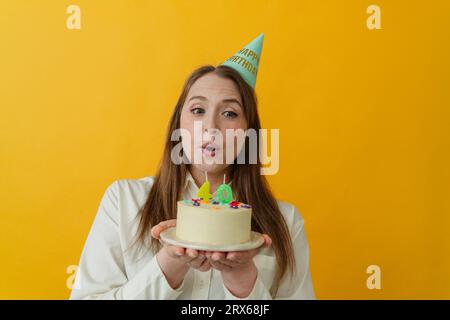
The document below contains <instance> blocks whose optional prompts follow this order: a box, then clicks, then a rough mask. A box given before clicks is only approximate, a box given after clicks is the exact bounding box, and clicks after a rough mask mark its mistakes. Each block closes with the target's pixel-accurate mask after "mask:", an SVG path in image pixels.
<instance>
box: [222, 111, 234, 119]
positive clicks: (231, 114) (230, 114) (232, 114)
mask: <svg viewBox="0 0 450 320" xmlns="http://www.w3.org/2000/svg"><path fill="white" fill-rule="evenodd" d="M222 114H223V115H224V116H225V117H226V118H231V119H233V118H236V117H237V116H238V115H237V113H236V112H233V111H225V112H224V113H222Z"/></svg>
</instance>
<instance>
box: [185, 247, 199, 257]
mask: <svg viewBox="0 0 450 320" xmlns="http://www.w3.org/2000/svg"><path fill="white" fill-rule="evenodd" d="M186 254H187V255H188V256H189V257H191V258H197V257H198V256H199V254H198V251H197V250H195V249H191V248H187V249H186Z"/></svg>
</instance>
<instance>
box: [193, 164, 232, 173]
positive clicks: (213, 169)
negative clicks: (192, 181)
mask: <svg viewBox="0 0 450 320" xmlns="http://www.w3.org/2000/svg"><path fill="white" fill-rule="evenodd" d="M191 166H193V167H195V169H197V170H199V171H203V172H205V171H206V172H208V173H221V172H223V171H224V170H225V169H226V168H228V166H229V165H228V164H215V163H214V164H191Z"/></svg>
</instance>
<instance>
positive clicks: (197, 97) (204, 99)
mask: <svg viewBox="0 0 450 320" xmlns="http://www.w3.org/2000/svg"><path fill="white" fill-rule="evenodd" d="M193 99H199V100H203V101H206V100H208V99H207V98H206V97H204V96H193V97H191V98H190V99H189V101H191V100H193ZM222 102H235V103H237V104H238V105H240V106H241V107H242V105H241V103H240V102H239V100H238V99H236V98H228V99H223V100H222Z"/></svg>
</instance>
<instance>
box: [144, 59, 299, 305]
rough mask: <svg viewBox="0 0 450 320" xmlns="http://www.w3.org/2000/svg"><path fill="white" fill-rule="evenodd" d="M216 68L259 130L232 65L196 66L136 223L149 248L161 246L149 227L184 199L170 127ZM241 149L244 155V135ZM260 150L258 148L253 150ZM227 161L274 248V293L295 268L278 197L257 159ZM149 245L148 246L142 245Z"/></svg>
mask: <svg viewBox="0 0 450 320" xmlns="http://www.w3.org/2000/svg"><path fill="white" fill-rule="evenodd" d="M208 73H214V74H216V75H218V76H220V77H224V78H228V79H231V80H232V81H234V82H235V83H236V85H237V87H238V89H239V92H240V94H241V98H242V102H243V109H244V110H243V111H244V114H245V116H246V119H247V127H248V128H249V129H250V128H253V129H255V130H256V132H259V129H260V128H261V124H260V120H259V115H258V110H257V98H256V94H255V91H254V90H253V88H251V87H250V86H249V85H248V84H247V83H246V82H245V81H244V80H243V78H242V77H241V76H240V75H239V73H237V72H236V71H235V70H233V69H232V68H229V67H226V66H218V67H214V66H211V65H207V66H202V67H200V68H198V69H197V70H195V71H194V72H193V73H192V74H191V75H190V76H189V77H188V78H187V80H186V82H185V84H184V87H183V90H182V92H181V95H180V96H179V98H178V102H177V104H176V106H175V109H174V111H173V114H172V117H171V119H170V122H169V127H168V131H167V136H166V142H165V147H164V152H163V157H162V159H161V163H160V166H159V170H158V172H157V173H156V175H155V177H154V184H153V186H152V188H151V190H150V193H149V195H148V198H147V200H146V203H145V204H144V206H143V207H142V208H141V209H140V211H139V213H138V219H139V226H138V230H137V234H136V242H138V243H140V244H141V245H146V244H145V243H146V241H147V240H146V239H147V238H148V237H149V238H150V239H151V242H150V249H151V250H152V251H153V253H154V254H156V253H157V252H158V251H159V250H160V249H161V243H160V242H159V241H158V240H156V239H154V238H152V237H151V236H150V229H151V228H152V227H153V226H155V225H157V224H158V223H160V222H161V221H164V220H169V219H175V218H176V215H177V201H178V200H182V197H183V191H184V190H183V186H184V185H185V179H186V172H187V170H188V169H187V165H186V164H184V163H182V164H174V163H173V162H172V161H171V156H170V154H171V150H173V148H174V146H175V145H176V144H177V143H178V141H171V139H170V137H171V134H172V132H173V131H174V130H176V129H178V128H179V127H180V116H181V110H182V107H183V105H184V102H185V100H186V97H187V95H188V93H189V90H190V88H191V87H192V85H193V84H194V83H195V81H197V79H199V78H200V77H202V76H204V75H206V74H208ZM257 139H258V143H257V147H258V148H259V135H258V134H257ZM245 150H246V151H245V152H246V153H247V155H246V159H248V152H249V146H248V139H247V140H246V146H245ZM256 154H259V151H258V152H257V153H256ZM248 162H249V161H247V160H246V161H245V163H244V164H236V161H235V163H234V164H231V166H232V168H231V170H230V171H231V174H230V178H231V179H233V177H239V179H233V193H235V197H236V199H237V200H239V201H241V202H244V203H248V204H250V205H251V206H252V212H253V215H252V230H253V231H257V232H260V233H266V234H268V235H269V236H270V237H271V238H272V248H273V250H274V252H275V256H276V261H277V270H276V276H275V279H274V284H273V286H272V288H271V290H270V292H271V294H272V297H275V295H276V293H277V291H278V287H279V284H280V281H281V279H282V277H283V276H284V275H285V273H286V272H287V271H289V272H290V274H291V275H293V274H294V272H295V267H294V266H295V257H294V252H293V246H292V241H291V237H290V235H289V229H288V227H287V225H286V222H285V220H284V218H283V215H282V213H281V212H280V209H279V208H278V205H277V202H276V200H275V198H274V196H273V195H272V192H271V191H270V188H269V185H268V183H267V180H266V178H265V176H263V175H261V174H260V170H261V163H260V159H258V161H257V163H255V164H250V163H248ZM146 246H147V245H146Z"/></svg>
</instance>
